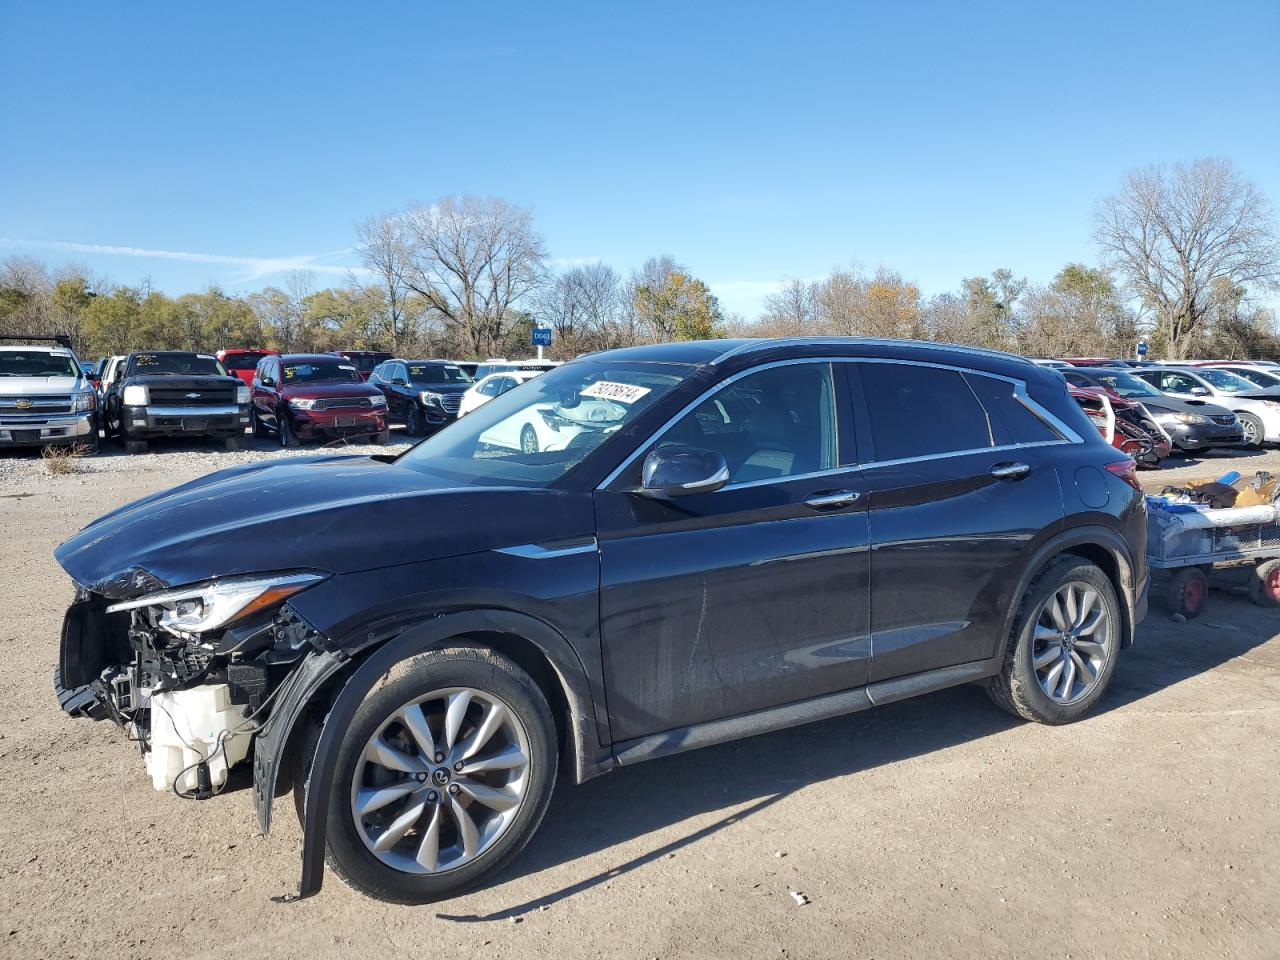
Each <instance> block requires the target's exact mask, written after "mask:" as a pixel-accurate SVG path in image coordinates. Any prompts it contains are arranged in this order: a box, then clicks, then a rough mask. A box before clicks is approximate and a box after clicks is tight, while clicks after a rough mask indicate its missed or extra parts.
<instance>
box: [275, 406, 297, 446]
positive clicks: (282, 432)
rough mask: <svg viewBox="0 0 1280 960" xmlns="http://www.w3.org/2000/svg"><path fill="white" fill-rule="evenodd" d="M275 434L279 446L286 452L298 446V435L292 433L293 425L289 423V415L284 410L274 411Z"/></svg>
mask: <svg viewBox="0 0 1280 960" xmlns="http://www.w3.org/2000/svg"><path fill="white" fill-rule="evenodd" d="M276 432H277V433H278V434H279V436H280V446H282V447H284V448H285V449H286V450H291V449H293V448H294V447H296V446H298V445H299V440H298V435H297V434H296V433H294V432H293V425H292V424H291V423H289V414H287V413H285V411H284V410H277V411H276Z"/></svg>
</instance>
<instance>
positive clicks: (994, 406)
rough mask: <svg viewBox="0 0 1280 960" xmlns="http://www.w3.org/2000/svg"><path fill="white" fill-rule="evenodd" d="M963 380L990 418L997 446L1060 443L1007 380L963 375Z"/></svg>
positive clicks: (1053, 431) (1050, 429)
mask: <svg viewBox="0 0 1280 960" xmlns="http://www.w3.org/2000/svg"><path fill="white" fill-rule="evenodd" d="M964 379H965V381H966V382H967V383H968V384H969V387H970V388H971V389H972V390H973V392H974V393H976V394H977V395H978V399H979V400H981V401H982V405H983V406H984V407H986V409H987V413H988V414H990V415H991V430H992V433H993V434H994V436H995V440H996V446H1003V445H1004V444H1006V443H1043V442H1045V441H1051V440H1061V439H1062V437H1060V436H1059V435H1058V433H1057V432H1056V431H1055V430H1054V429H1053V428H1052V427H1050V426H1049V425H1048V424H1047V423H1045V422H1044V421H1043V420H1041V419H1040V418H1039V417H1037V416H1036V415H1035V414H1034V413H1032V412H1031V411H1030V410H1029V409H1027V407H1026V405H1025V404H1023V403H1022V401H1021V400H1019V399H1018V398H1017V397H1016V396H1015V395H1014V392H1013V390H1014V387H1013V384H1012V383H1010V382H1009V381H1008V380H1001V379H1000V378H999V377H984V376H982V375H981V374H978V373H966V374H965V375H964Z"/></svg>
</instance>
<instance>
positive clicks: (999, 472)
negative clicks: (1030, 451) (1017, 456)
mask: <svg viewBox="0 0 1280 960" xmlns="http://www.w3.org/2000/svg"><path fill="white" fill-rule="evenodd" d="M1030 472H1031V468H1030V467H1029V466H1027V465H1026V464H1025V463H997V464H996V465H995V466H994V467H992V468H991V475H992V476H993V477H995V478H996V479H997V480H1021V479H1022V478H1023V477H1025V476H1026V475H1027V474H1028V473H1030Z"/></svg>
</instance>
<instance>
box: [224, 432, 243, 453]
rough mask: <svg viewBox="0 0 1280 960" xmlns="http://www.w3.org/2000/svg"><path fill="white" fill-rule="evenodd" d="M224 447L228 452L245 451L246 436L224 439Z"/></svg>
mask: <svg viewBox="0 0 1280 960" xmlns="http://www.w3.org/2000/svg"><path fill="white" fill-rule="evenodd" d="M223 445H224V446H225V447H226V449H227V450H243V449H244V434H243V433H242V434H240V435H239V436H236V437H224V438H223Z"/></svg>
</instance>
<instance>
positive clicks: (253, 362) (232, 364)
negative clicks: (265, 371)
mask: <svg viewBox="0 0 1280 960" xmlns="http://www.w3.org/2000/svg"><path fill="white" fill-rule="evenodd" d="M266 356H270V354H266V353H229V354H227V356H226V357H225V358H224V359H223V361H222V365H223V366H224V367H226V368H227V369H228V370H256V369H257V367H258V361H259V360H261V359H262V358H263V357H266Z"/></svg>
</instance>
